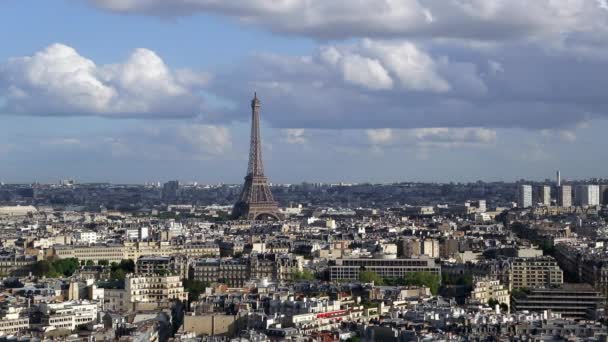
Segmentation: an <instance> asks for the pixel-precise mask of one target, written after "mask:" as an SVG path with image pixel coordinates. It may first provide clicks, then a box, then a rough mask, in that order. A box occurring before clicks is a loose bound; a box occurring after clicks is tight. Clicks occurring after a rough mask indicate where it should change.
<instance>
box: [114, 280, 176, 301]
mask: <svg viewBox="0 0 608 342" xmlns="http://www.w3.org/2000/svg"><path fill="white" fill-rule="evenodd" d="M125 292H126V299H127V302H129V303H166V302H171V301H175V300H177V301H181V302H183V301H186V300H188V293H187V292H185V291H184V287H183V286H182V281H181V279H180V277H179V276H158V275H133V274H128V275H127V276H126V277H125Z"/></svg>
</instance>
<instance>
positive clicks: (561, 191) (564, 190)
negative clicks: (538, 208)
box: [557, 185, 572, 208]
mask: <svg viewBox="0 0 608 342" xmlns="http://www.w3.org/2000/svg"><path fill="white" fill-rule="evenodd" d="M557 205H558V206H560V207H566V208H567V207H571V206H572V186H570V185H561V186H560V187H559V188H557Z"/></svg>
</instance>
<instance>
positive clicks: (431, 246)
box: [421, 239, 439, 258]
mask: <svg viewBox="0 0 608 342" xmlns="http://www.w3.org/2000/svg"><path fill="white" fill-rule="evenodd" d="M421 245H422V253H421V254H422V255H426V256H428V257H429V258H439V241H437V240H435V239H424V241H423V242H422V244H421Z"/></svg>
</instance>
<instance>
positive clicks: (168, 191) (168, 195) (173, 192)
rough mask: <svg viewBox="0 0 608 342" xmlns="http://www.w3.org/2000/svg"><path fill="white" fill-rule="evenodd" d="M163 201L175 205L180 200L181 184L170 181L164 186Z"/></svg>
mask: <svg viewBox="0 0 608 342" xmlns="http://www.w3.org/2000/svg"><path fill="white" fill-rule="evenodd" d="M161 199H162V200H163V202H165V203H175V202H177V201H178V199H179V182H178V181H176V180H173V181H168V182H167V183H165V184H163V189H162V191H161Z"/></svg>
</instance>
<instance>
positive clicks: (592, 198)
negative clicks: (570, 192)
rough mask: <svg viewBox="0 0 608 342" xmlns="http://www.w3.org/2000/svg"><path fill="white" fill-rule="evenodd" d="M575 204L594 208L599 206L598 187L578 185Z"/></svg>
mask: <svg viewBox="0 0 608 342" xmlns="http://www.w3.org/2000/svg"><path fill="white" fill-rule="evenodd" d="M576 199H577V201H576V204H577V205H580V206H595V205H600V187H599V185H591V184H585V185H579V186H578V187H577V188H576Z"/></svg>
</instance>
